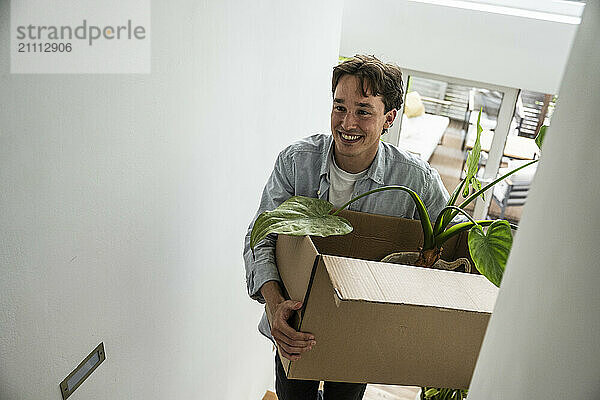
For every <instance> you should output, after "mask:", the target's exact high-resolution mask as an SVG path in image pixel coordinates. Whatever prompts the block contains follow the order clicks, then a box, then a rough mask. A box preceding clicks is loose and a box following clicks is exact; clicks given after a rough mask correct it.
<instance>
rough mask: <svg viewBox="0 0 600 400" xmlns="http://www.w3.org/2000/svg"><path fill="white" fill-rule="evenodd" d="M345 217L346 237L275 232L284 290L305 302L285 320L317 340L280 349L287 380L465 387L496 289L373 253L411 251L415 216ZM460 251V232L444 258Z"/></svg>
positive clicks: (418, 236)
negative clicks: (292, 350)
mask: <svg viewBox="0 0 600 400" xmlns="http://www.w3.org/2000/svg"><path fill="white" fill-rule="evenodd" d="M343 216H344V217H345V218H347V219H348V220H349V221H350V222H351V223H352V225H353V227H354V231H353V232H352V233H351V234H349V235H345V236H330V237H328V238H318V237H308V236H305V237H297V236H296V237H294V236H285V235H280V236H279V238H278V240H277V247H276V259H277V266H278V269H279V274H280V275H281V278H282V280H283V283H284V286H285V290H286V291H287V296H289V298H291V299H294V300H302V301H303V303H304V305H303V309H302V310H300V311H299V312H298V313H297V315H296V318H294V319H293V320H292V321H291V322H290V323H291V324H292V326H294V327H295V328H296V329H297V330H299V331H303V332H311V333H313V334H314V335H315V338H316V341H317V344H316V346H315V347H314V348H313V349H312V350H311V351H309V352H307V353H304V355H303V356H302V358H301V359H300V360H298V361H294V362H290V361H288V360H287V359H285V358H283V357H281V359H282V361H283V364H284V368H285V370H286V373H287V376H288V378H292V379H312V380H328V381H340V382H366V383H384V384H395V385H410V386H433V387H448V388H468V387H469V383H470V381H471V377H472V375H473V371H474V368H475V362H476V361H477V356H478V354H479V350H480V347H481V343H482V341H483V336H484V334H485V331H486V328H487V324H488V320H489V318H490V315H491V313H492V310H493V307H494V303H495V300H496V296H497V291H498V290H497V288H496V287H495V286H494V285H493V284H491V283H490V282H489V281H488V280H487V279H486V278H485V277H483V276H481V275H478V274H467V273H461V272H453V271H441V270H434V269H429V268H419V267H412V266H402V265H396V264H388V263H381V262H376V261H373V260H381V259H382V258H383V257H385V256H386V255H388V254H390V253H393V252H396V251H404V250H412V251H414V250H416V249H417V248H418V246H419V245H420V244H421V243H422V233H421V227H420V222H419V221H414V220H407V219H402V218H394V217H387V216H381V215H373V214H365V213H358V212H351V211H345V212H344V214H343ZM467 254H468V249H467V244H466V235H461V236H459V237H456V238H453V239H452V240H450V241H448V242H447V243H446V245H445V246H444V251H443V253H442V258H444V259H453V258H454V257H458V256H465V255H467ZM267 313H268V314H270V313H269V310H267ZM269 317H270V315H269Z"/></svg>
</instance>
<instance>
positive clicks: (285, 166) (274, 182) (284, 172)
mask: <svg viewBox="0 0 600 400" xmlns="http://www.w3.org/2000/svg"><path fill="white" fill-rule="evenodd" d="M293 171H294V168H293V167H292V157H291V156H290V154H288V153H287V152H286V150H284V151H282V152H281V153H279V156H278V157H277V160H276V161H275V167H274V168H273V172H272V173H271V176H270V177H269V179H268V180H267V184H266V185H265V188H264V189H263V192H262V196H261V200H260V206H259V208H258V211H257V212H256V214H255V215H254V218H253V219H252V222H251V223H250V226H249V227H248V231H247V233H246V237H245V239H244V264H245V267H246V286H247V288H248V295H249V296H250V297H251V298H252V299H254V300H257V301H258V302H260V303H264V302H265V300H264V298H263V297H262V295H261V293H260V288H261V287H262V285H264V284H265V283H266V282H268V281H278V282H279V283H281V278H280V277H279V272H277V266H276V264H275V243H276V241H277V235H275V234H271V235H268V236H267V237H266V238H265V240H263V241H261V242H260V243H258V244H257V245H256V247H255V248H254V255H253V254H252V250H251V249H250V233H251V232H252V227H253V226H254V222H255V221H256V218H258V216H259V215H260V214H261V213H262V212H264V211H271V210H274V209H275V208H277V207H278V206H279V205H280V204H281V203H283V202H284V201H285V200H287V199H289V198H290V197H292V196H293V195H294V193H295V191H294V187H293V185H292V182H294V177H293Z"/></svg>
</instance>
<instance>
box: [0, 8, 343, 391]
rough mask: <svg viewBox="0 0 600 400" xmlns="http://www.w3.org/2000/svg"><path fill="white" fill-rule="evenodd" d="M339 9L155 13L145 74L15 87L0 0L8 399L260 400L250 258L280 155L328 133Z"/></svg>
mask: <svg viewBox="0 0 600 400" xmlns="http://www.w3.org/2000/svg"><path fill="white" fill-rule="evenodd" d="M341 15H342V4H341V2H340V1H334V2H319V1H308V2H302V4H297V3H291V2H285V3H283V2H278V1H253V2H238V1H192V0H189V1H187V0H180V1H171V2H163V1H154V2H153V4H152V24H151V32H152V33H151V37H152V39H151V40H152V73H151V74H149V75H11V74H9V53H8V41H9V32H8V26H9V2H8V1H0V188H1V189H0V221H1V222H0V224H1V225H0V226H1V227H0V274H1V275H0V398H1V399H2V400H18V399H23V400H25V399H27V400H36V399H44V400H52V399H60V392H59V389H58V384H59V382H60V381H62V379H63V378H65V377H66V376H67V374H68V373H69V372H71V370H72V369H73V368H74V367H75V366H76V365H77V364H78V363H79V362H80V361H81V360H82V359H83V357H84V356H86V355H87V354H88V353H89V352H90V351H91V350H92V349H93V348H94V347H95V346H96V345H97V344H98V343H99V342H100V341H103V342H104V344H105V349H106V352H107V356H108V358H107V360H106V361H105V362H104V363H103V364H102V365H101V366H100V367H99V368H98V369H97V370H96V372H94V374H93V375H92V376H91V377H90V378H89V379H88V380H87V381H86V382H85V383H84V384H83V385H82V386H81V387H80V388H79V389H78V390H77V392H76V393H75V394H74V397H73V398H74V399H98V400H105V399H115V400H117V399H127V400H135V399H144V400H145V399H203V398H205V399H236V400H237V399H249V400H250V399H257V398H260V397H261V396H262V394H263V393H264V391H265V389H266V388H267V387H272V379H273V359H272V353H271V345H270V343H269V342H268V341H267V340H266V339H264V338H262V337H261V336H259V334H258V332H257V330H256V324H257V322H258V319H259V317H260V314H261V311H262V308H261V307H260V306H259V304H258V303H256V302H253V301H251V300H250V299H249V298H248V297H247V295H246V293H245V291H246V288H245V283H244V268H243V264H242V257H241V251H242V250H241V246H242V240H243V236H244V234H245V231H246V228H247V225H248V223H249V221H250V219H251V217H252V216H253V214H254V212H255V210H256V207H257V206H258V200H259V194H260V191H261V190H262V186H263V185H264V182H265V181H266V178H267V176H268V174H269V172H270V170H271V168H272V166H273V163H274V161H275V157H276V155H277V153H278V151H279V150H281V148H282V147H283V146H284V145H286V144H288V143H289V142H290V141H291V140H293V139H294V138H298V137H302V136H306V135H308V134H311V133H314V132H317V131H328V126H329V119H328V116H329V110H330V107H331V105H330V104H331V93H330V77H331V68H332V66H333V65H334V64H335V63H336V62H337V55H338V51H339V40H340V31H341Z"/></svg>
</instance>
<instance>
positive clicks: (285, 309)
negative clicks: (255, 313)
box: [260, 281, 317, 361]
mask: <svg viewBox="0 0 600 400" xmlns="http://www.w3.org/2000/svg"><path fill="white" fill-rule="evenodd" d="M260 292H261V294H262V296H263V298H264V299H265V301H266V302H267V307H268V308H269V311H270V312H271V313H272V321H271V336H273V339H275V342H277V345H278V346H279V351H280V352H281V355H282V356H284V357H285V358H287V359H288V360H290V361H296V360H299V359H300V355H301V354H302V353H304V352H306V351H308V350H310V349H312V347H313V346H314V345H315V344H317V342H316V341H315V337H314V336H313V335H311V334H310V333H305V332H298V331H296V330H295V329H294V328H292V327H291V326H290V325H289V324H288V321H289V319H290V318H291V316H292V314H293V312H294V311H295V310H299V309H300V308H301V307H302V303H300V302H299V301H293V300H285V299H284V298H283V295H282V294H281V287H280V286H279V283H277V282H276V281H268V282H266V283H265V284H264V285H262V287H261V288H260Z"/></svg>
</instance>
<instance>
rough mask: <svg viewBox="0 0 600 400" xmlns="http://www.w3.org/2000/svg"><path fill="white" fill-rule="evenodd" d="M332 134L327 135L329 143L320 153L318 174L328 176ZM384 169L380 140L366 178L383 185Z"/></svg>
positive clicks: (383, 154)
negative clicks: (325, 149) (324, 150)
mask: <svg viewBox="0 0 600 400" xmlns="http://www.w3.org/2000/svg"><path fill="white" fill-rule="evenodd" d="M333 145H334V144H333V135H329V145H328V149H327V151H326V152H323V154H322V155H321V172H320V176H323V175H327V176H329V163H330V160H331V159H332V158H330V155H331V157H333ZM384 171H385V146H384V145H383V143H382V142H381V141H379V148H378V149H377V154H375V159H374V160H373V162H372V163H371V166H370V167H369V170H368V171H367V175H366V177H367V178H370V179H372V180H373V181H375V182H377V183H379V184H380V185H383V184H384V183H383V175H384Z"/></svg>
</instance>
